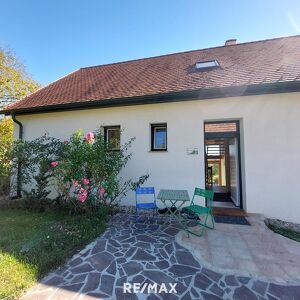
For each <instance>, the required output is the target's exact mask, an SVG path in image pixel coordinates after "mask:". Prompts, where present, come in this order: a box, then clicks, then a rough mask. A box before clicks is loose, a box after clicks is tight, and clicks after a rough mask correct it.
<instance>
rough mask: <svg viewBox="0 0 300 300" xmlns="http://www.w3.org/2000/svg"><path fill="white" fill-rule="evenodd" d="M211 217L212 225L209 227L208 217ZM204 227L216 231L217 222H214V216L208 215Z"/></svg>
mask: <svg viewBox="0 0 300 300" xmlns="http://www.w3.org/2000/svg"><path fill="white" fill-rule="evenodd" d="M209 216H210V219H211V223H212V224H211V225H208V222H207V221H208V217H209ZM203 226H204V227H207V228H209V229H214V228H215V221H214V217H213V215H212V214H207V215H206V217H205V221H204V224H203Z"/></svg>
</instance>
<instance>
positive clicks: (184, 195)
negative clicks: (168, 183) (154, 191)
mask: <svg viewBox="0 0 300 300" xmlns="http://www.w3.org/2000/svg"><path fill="white" fill-rule="evenodd" d="M157 199H159V200H160V201H161V202H162V203H163V204H164V205H165V207H166V208H167V210H168V212H169V213H170V214H171V217H175V218H176V219H177V220H178V221H179V222H180V224H181V225H183V224H182V221H181V217H180V214H179V210H180V208H181V207H182V205H184V203H186V202H189V201H190V197H189V193H188V191H186V190H160V191H159V193H158V195H157ZM168 202H169V203H171V208H172V207H176V210H174V211H172V209H171V208H170V207H169V206H168ZM176 204H178V206H177V205H176ZM166 222H168V219H167V220H166V221H165V222H164V223H163V225H165V224H166Z"/></svg>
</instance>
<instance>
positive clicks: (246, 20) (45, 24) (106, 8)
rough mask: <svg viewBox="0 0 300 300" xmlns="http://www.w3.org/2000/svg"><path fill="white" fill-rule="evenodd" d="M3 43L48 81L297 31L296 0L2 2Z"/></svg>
mask: <svg viewBox="0 0 300 300" xmlns="http://www.w3.org/2000/svg"><path fill="white" fill-rule="evenodd" d="M0 7H1V17H0V46H1V47H10V48H12V49H14V51H15V52H16V53H17V55H18V57H19V58H20V59H21V60H22V61H23V62H24V63H25V65H26V66H27V68H28V71H29V72H30V74H31V75H32V76H33V78H34V79H35V80H37V81H39V82H40V83H42V84H43V85H46V84H48V83H50V82H52V81H54V80H56V79H58V78H60V77H62V76H64V75H66V74H68V73H70V72H72V71H74V70H76V69H78V68H80V67H85V66H90V65H99V64H106V63H111V62H117V61H123V60H130V59H136V58H142V57H148V56H155V55H161V54H167V53H173V52H179V51H185V50H192V49H200V48H206V47H212V46H219V45H223V44H224V42H225V40H226V39H229V38H236V39H237V40H238V42H246V41H252V40H259V39H266V38H272V37H279V36H287V35H295V34H300V1H299V0H293V1H292V0H282V1H279V0H260V1H258V0H257V1H255V0H252V1H248V0H236V1H233V0H227V1H225V0H224V1H222V0H219V1H215V0H207V1H201V0H171V1H169V0H107V1H102V0H81V1H78V0H26V1H24V0H18V1H17V0H0Z"/></svg>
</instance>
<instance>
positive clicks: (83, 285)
mask: <svg viewBox="0 0 300 300" xmlns="http://www.w3.org/2000/svg"><path fill="white" fill-rule="evenodd" d="M162 223H163V222H162V219H161V218H155V219H147V218H144V221H141V222H138V223H135V222H134V219H133V218H132V216H130V215H128V214H118V215H115V216H114V217H113V218H112V219H111V221H110V223H109V225H108V228H107V230H106V232H105V233H104V234H103V235H102V236H100V237H99V238H98V239H97V240H96V241H94V242H93V243H91V244H90V245H88V246H87V247H86V248H85V249H84V250H82V251H81V252H80V253H78V254H77V255H75V256H74V257H73V258H72V259H71V260H70V261H69V262H68V263H67V264H66V265H65V266H62V267H61V268H60V269H58V270H56V271H55V272H53V273H51V274H49V275H48V276H47V277H45V278H44V279H42V280H41V282H40V283H39V284H37V285H36V286H35V287H33V288H32V289H31V290H29V291H28V292H27V293H26V294H25V295H24V296H23V298H22V299H39V300H42V299H147V300H150V299H153V300H155V299H185V300H186V299H296V298H297V297H298V296H299V295H300V285H299V284H298V283H296V282H294V283H293V284H287V283H283V282H282V283H281V284H278V283H275V282H270V281H269V280H261V279H259V278H256V277H253V276H244V275H239V274H235V273H232V272H230V270H227V271H222V272H219V271H218V272H216V271H214V270H212V269H211V268H207V267H206V266H205V265H204V260H203V257H200V256H199V255H197V253H196V252H195V251H192V250H188V249H187V248H186V246H187V247H189V248H191V245H192V243H193V242H191V241H195V239H193V238H190V243H188V241H189V240H187V239H183V236H184V235H183V234H182V233H181V232H180V229H181V228H180V225H179V224H178V222H176V221H170V223H169V224H168V225H166V226H164V225H161V224H162ZM190 225H192V223H190ZM232 226H233V225H232ZM234 226H240V225H234ZM243 227H246V226H243ZM217 230H218V229H217ZM217 230H216V231H217ZM184 234H186V233H184ZM176 235H177V236H176ZM175 237H176V239H177V240H178V241H179V242H180V243H182V244H183V245H184V247H183V246H181V245H180V244H179V243H177V242H176V240H175ZM180 237H181V238H180ZM263 242H264V241H263V240H262V241H261V243H263ZM236 247H238V245H236ZM198 250H199V249H198ZM194 254H195V255H194ZM220 255H222V253H220ZM199 258H200V260H199ZM246 268H247V265H245V269H246ZM126 282H129V283H143V284H144V283H158V284H162V283H173V284H174V283H177V286H176V290H177V294H166V293H164V294H154V293H152V294H129V293H125V294H124V293H123V283H126Z"/></svg>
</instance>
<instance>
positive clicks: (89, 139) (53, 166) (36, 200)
mask: <svg viewBox="0 0 300 300" xmlns="http://www.w3.org/2000/svg"><path fill="white" fill-rule="evenodd" d="M133 141H134V138H133V139H131V140H130V141H128V142H127V143H125V144H124V145H122V146H120V149H119V150H113V149H112V146H111V145H108V144H107V143H106V142H105V139H104V136H103V133H102V129H101V128H99V129H98V130H97V131H96V132H95V133H88V134H87V135H86V136H84V135H83V133H82V132H81V131H77V132H76V133H74V134H73V135H72V136H71V138H70V140H68V141H65V142H61V141H60V140H58V139H55V138H51V137H49V136H47V135H44V136H42V137H40V138H37V139H35V140H33V141H16V142H15V144H14V149H13V156H12V157H13V159H12V165H13V170H17V169H18V167H19V166H21V172H19V174H20V176H17V172H14V173H15V174H14V178H15V180H14V182H19V184H20V186H21V187H22V194H23V196H24V199H25V201H24V203H25V205H26V207H28V208H33V209H35V210H45V209H47V208H49V207H50V206H55V205H56V206H59V207H61V208H65V209H67V210H69V212H70V213H89V212H95V211H98V210H99V208H100V207H104V206H106V207H111V206H114V205H116V204H117V203H118V201H119V200H120V199H121V198H122V197H124V196H126V194H127V192H128V191H130V190H133V189H135V188H136V187H137V186H139V185H141V184H143V183H144V182H145V181H146V180H147V179H148V177H149V176H148V174H145V175H142V176H140V177H139V178H137V179H136V180H133V179H128V180H124V179H123V178H122V177H121V176H120V172H121V171H122V169H123V168H124V167H125V166H126V164H127V162H128V160H129V159H130V158H131V156H132V154H131V153H128V150H129V148H130V147H131V145H132V143H133ZM51 188H52V190H53V188H54V189H55V190H56V192H57V194H58V196H57V197H56V198H55V199H53V197H50V192H51Z"/></svg>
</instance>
